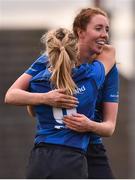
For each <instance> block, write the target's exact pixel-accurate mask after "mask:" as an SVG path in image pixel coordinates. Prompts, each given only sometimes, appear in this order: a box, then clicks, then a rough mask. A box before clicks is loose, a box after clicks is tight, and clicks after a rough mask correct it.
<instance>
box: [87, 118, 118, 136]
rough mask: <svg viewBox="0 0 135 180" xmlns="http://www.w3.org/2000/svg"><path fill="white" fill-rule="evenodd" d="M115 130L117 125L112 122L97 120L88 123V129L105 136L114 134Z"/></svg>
mask: <svg viewBox="0 0 135 180" xmlns="http://www.w3.org/2000/svg"><path fill="white" fill-rule="evenodd" d="M114 130H115V125H114V124H113V123H112V122H109V121H107V122H95V121H91V120H90V122H89V123H88V131H90V132H93V133H95V134H98V135H100V136H103V137H109V136H112V134H113V132H114Z"/></svg>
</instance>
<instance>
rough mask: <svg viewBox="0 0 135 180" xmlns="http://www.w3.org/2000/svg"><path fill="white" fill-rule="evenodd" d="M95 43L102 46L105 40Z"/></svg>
mask: <svg viewBox="0 0 135 180" xmlns="http://www.w3.org/2000/svg"><path fill="white" fill-rule="evenodd" d="M96 44H98V45H100V46H103V45H105V44H106V42H105V41H97V42H96Z"/></svg>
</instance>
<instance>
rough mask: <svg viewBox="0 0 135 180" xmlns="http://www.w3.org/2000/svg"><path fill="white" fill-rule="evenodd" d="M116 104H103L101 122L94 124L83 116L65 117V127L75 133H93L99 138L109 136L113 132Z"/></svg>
mask: <svg viewBox="0 0 135 180" xmlns="http://www.w3.org/2000/svg"><path fill="white" fill-rule="evenodd" d="M117 111H118V103H104V112H103V114H104V119H103V122H95V121H92V120H90V119H88V118H87V117H86V116H85V115H83V114H74V115H72V116H65V117H64V123H65V124H66V126H67V127H68V128H70V129H72V130H74V131H77V132H93V133H95V134H98V135H100V136H104V137H108V136H111V135H112V134H113V132H114V130H115V125H116V118H117Z"/></svg>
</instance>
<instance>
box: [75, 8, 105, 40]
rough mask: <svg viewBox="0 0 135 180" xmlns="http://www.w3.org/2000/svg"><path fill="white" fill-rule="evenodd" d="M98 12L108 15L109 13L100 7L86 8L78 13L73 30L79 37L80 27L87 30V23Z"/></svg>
mask: <svg viewBox="0 0 135 180" xmlns="http://www.w3.org/2000/svg"><path fill="white" fill-rule="evenodd" d="M98 14H100V15H103V16H105V17H108V15H107V13H106V12H104V11H103V10H101V9H100V8H85V9H82V10H81V11H80V12H79V13H78V14H77V16H76V17H75V19H74V22H73V32H74V34H75V36H76V37H77V38H78V29H82V30H86V28H87V25H88V23H89V22H90V20H91V19H92V17H93V16H95V15H98Z"/></svg>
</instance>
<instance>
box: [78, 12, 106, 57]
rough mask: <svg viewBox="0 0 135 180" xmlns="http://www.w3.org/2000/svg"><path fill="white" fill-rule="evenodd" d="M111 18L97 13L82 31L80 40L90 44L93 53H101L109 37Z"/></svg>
mask: <svg viewBox="0 0 135 180" xmlns="http://www.w3.org/2000/svg"><path fill="white" fill-rule="evenodd" d="M108 33H109V20H108V18H107V17H105V16H103V15H99V14H98V15H95V16H93V17H92V19H91V20H90V22H89V24H88V25H87V28H86V30H85V31H81V32H80V36H79V42H80V43H81V44H83V45H84V46H88V49H89V51H90V52H91V53H92V54H93V53H96V54H99V53H100V52H101V51H102V48H103V46H104V44H105V43H106V42H107V41H108V38H109V35H108Z"/></svg>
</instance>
